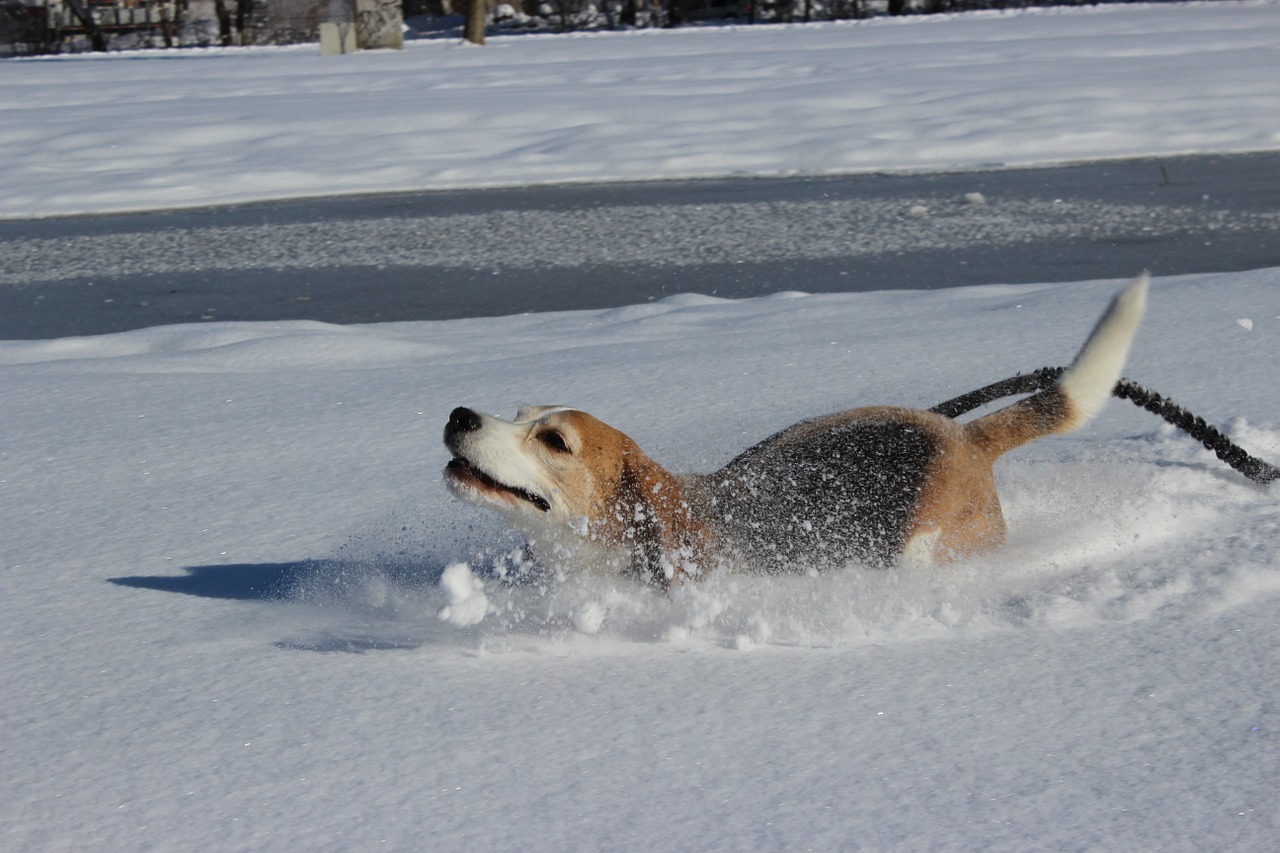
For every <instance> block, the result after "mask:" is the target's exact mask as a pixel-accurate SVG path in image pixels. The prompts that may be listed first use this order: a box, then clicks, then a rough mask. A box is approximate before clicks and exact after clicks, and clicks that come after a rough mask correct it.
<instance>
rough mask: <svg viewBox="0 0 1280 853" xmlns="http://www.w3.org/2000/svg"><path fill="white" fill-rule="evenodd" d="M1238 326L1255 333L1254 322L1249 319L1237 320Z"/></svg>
mask: <svg viewBox="0 0 1280 853" xmlns="http://www.w3.org/2000/svg"><path fill="white" fill-rule="evenodd" d="M1236 325H1237V326H1239V327H1240V328H1242V329H1244V330H1245V331H1246V332H1252V331H1253V321H1252V320H1250V319H1249V318H1248V317H1241V318H1240V319H1239V320H1236Z"/></svg>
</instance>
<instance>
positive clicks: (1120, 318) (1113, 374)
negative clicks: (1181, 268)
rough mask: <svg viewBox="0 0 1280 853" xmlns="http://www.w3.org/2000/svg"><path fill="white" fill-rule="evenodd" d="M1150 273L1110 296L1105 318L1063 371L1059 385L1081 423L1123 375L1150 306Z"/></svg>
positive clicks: (1095, 410) (1104, 400)
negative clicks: (1148, 292) (1148, 288)
mask: <svg viewBox="0 0 1280 853" xmlns="http://www.w3.org/2000/svg"><path fill="white" fill-rule="evenodd" d="M1149 282H1150V276H1148V275H1147V274H1146V273H1145V272H1144V273H1143V274H1142V275H1140V276H1138V277H1137V278H1136V279H1134V280H1133V282H1132V283H1130V284H1129V286H1128V287H1126V288H1125V289H1124V290H1122V291H1120V293H1118V294H1117V295H1116V297H1115V299H1113V300H1111V305H1110V306H1109V307H1108V308H1107V310H1106V313H1104V314H1103V315H1102V319H1100V320H1098V325H1097V326H1095V327H1094V329H1093V332H1092V334H1090V335H1089V339H1088V340H1086V341H1085V342H1084V346H1083V347H1081V348H1080V353H1079V354H1078V355H1077V356H1076V360H1075V361H1073V362H1072V363H1071V367H1070V368H1069V369H1068V370H1067V372H1066V373H1064V374H1063V375H1062V379H1061V380H1059V382H1058V388H1059V389H1060V390H1061V391H1062V393H1063V394H1065V395H1066V397H1067V398H1068V399H1069V400H1070V401H1071V402H1072V404H1073V405H1074V406H1075V409H1076V413H1077V414H1078V415H1079V416H1080V421H1079V422H1078V423H1077V424H1076V426H1079V425H1080V424H1083V423H1084V422H1085V421H1087V420H1089V419H1091V418H1092V417H1094V415H1096V414H1098V412H1099V411H1101V410H1102V406H1103V404H1105V403H1106V402H1107V399H1108V398H1109V397H1110V396H1111V389H1112V388H1114V387H1115V384H1116V382H1117V381H1119V379H1120V372H1121V371H1122V370H1124V362H1125V359H1126V358H1128V356H1129V345H1130V344H1131V343H1133V336H1134V334H1135V333H1136V332H1137V331H1138V324H1139V323H1141V322H1142V315H1143V313H1144V312H1145V311H1146V308H1147V287H1148V284H1149Z"/></svg>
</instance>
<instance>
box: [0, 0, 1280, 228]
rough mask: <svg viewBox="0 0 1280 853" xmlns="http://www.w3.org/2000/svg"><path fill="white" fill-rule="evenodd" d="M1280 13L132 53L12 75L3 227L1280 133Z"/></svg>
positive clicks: (0, 76) (52, 63) (1241, 140)
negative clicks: (192, 209)
mask: <svg viewBox="0 0 1280 853" xmlns="http://www.w3.org/2000/svg"><path fill="white" fill-rule="evenodd" d="M1277 44H1280V5H1277V4H1276V3H1275V2H1274V1H1273V0H1265V1H1264V2H1260V1H1259V0H1254V2H1244V3H1234V2H1207V3H1193V4H1186V5H1182V4H1159V5H1140V4H1134V5H1128V4H1125V5H1109V6H1103V7H1098V8H1091V9H1063V8H1049V9H1039V10H1022V11H1017V12H1007V13H1005V12H984V13H971V14H964V15H958V16H946V15H934V16H913V17H909V18H899V19H874V20H866V21H851V22H844V23H836V24H830V23H828V24H820V25H807V26H805V25H797V26H786V27H782V26H755V27H751V26H740V27H722V28H689V29H681V30H675V31H653V30H641V31H631V32H617V33H600V34H589V35H588V34H568V35H517V36H500V37H494V38H491V39H489V43H488V45H487V46H485V47H484V48H476V47H473V46H468V45H464V44H462V43H459V42H453V41H442V40H424V41H417V42H410V43H408V44H406V46H405V49H404V50H403V51H368V52H363V53H359V54H353V55H347V56H336V57H332V56H331V57H322V56H320V55H319V50H318V49H317V48H316V46H315V45H302V46H298V47H295V48H288V49H265V48H243V49H240V48H235V49H230V48H228V49H209V50H173V51H147V52H126V53H122V54H117V55H111V56H106V57H103V56H90V55H79V56H64V57H57V58H41V59H34V60H20V61H6V62H5V63H3V64H2V65H0V140H2V142H0V144H3V146H4V152H5V153H4V157H2V158H0V187H3V188H4V189H3V192H0V217H9V218H12V217H26V216H37V215H39V216H44V215H54V214H68V213H78V212H104V211H121V210H134V209H149V208H156V207H185V206H196V205H205V204H218V203H227V202H236V201H246V200H252V199H268V198H281V197H289V196H307V195H324V194H339V193H352V192H367V191H401V190H410V189H428V188H442V187H459V186H463V187H473V186H481V185H484V186H496V185H522V184H527V183H537V182H571V181H601V180H611V179H626V180H650V179H657V178H677V177H680V178H683V177H706V176H721V175H737V174H760V175H763V174H772V175H782V174H822V173H849V172H860V171H881V170H934V171H936V170H941V169H953V168H974V167H983V168H986V167H991V166H997V165H1026V164H1033V163H1037V164H1038V163H1051V162H1062V161H1075V160H1094V159H1101V158H1115V157H1132V156H1139V155H1148V154H1183V153H1194V152H1200V151H1257V150H1274V149H1275V148H1276V147H1277V145H1280V125H1277V122H1276V118H1275V116H1276V115H1277V114H1278V113H1280V73H1277V72H1280V55H1278V54H1277V48H1276V45H1277Z"/></svg>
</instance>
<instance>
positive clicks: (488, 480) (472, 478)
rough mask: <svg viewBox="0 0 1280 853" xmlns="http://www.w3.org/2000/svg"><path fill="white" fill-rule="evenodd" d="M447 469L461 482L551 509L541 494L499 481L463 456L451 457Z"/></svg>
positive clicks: (541, 508) (539, 507)
mask: <svg viewBox="0 0 1280 853" xmlns="http://www.w3.org/2000/svg"><path fill="white" fill-rule="evenodd" d="M445 471H447V472H449V474H450V476H452V477H453V478H454V479H456V480H458V481H459V482H463V483H467V484H469V485H471V486H474V487H476V488H478V489H480V490H481V491H487V492H497V493H499V494H507V495H514V496H515V497H517V498H519V499H520V500H522V501H525V502H527V503H531V504H533V505H534V506H536V507H537V508H538V509H540V510H542V511H543V512H548V511H549V510H550V509H551V504H550V503H549V502H548V501H547V499H546V498H544V497H542V496H541V495H535V494H534V493H533V492H529V491H526V490H524V489H518V488H516V487H515V486H508V485H507V484H506V483H499V482H498V481H497V480H495V479H493V477H490V476H489V475H488V474H486V473H485V472H483V471H481V470H480V469H479V468H477V467H475V466H474V465H472V464H471V463H470V462H468V461H467V460H465V459H463V458H462V457H461V456H455V457H454V458H453V459H450V460H449V464H448V465H446V466H445Z"/></svg>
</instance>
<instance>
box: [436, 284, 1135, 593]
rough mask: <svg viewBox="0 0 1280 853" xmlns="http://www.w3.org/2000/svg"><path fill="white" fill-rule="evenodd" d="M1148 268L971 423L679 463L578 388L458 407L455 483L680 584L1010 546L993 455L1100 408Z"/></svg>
mask: <svg viewBox="0 0 1280 853" xmlns="http://www.w3.org/2000/svg"><path fill="white" fill-rule="evenodd" d="M1147 289H1148V279H1147V276H1146V275H1145V274H1144V275H1143V276H1142V277H1140V278H1138V279H1137V280H1135V281H1134V282H1132V283H1131V284H1130V285H1129V286H1127V287H1126V288H1125V289H1124V290H1122V291H1121V292H1120V293H1119V294H1118V295H1117V296H1116V297H1115V298H1114V300H1113V301H1112V302H1111V304H1110V306H1109V307H1108V308H1107V310H1106V312H1105V313H1104V314H1103V316H1102V318H1101V319H1100V320H1099V321H1098V323H1097V325H1096V327H1095V328H1094V330H1093V332H1092V333H1091V334H1090V335H1089V337H1088V339H1087V340H1086V341H1085V344H1084V346H1083V347H1082V348H1081V350H1080V352H1079V354H1078V355H1077V356H1076V358H1075V360H1074V361H1073V362H1072V364H1071V366H1070V367H1069V368H1068V369H1067V370H1066V372H1065V373H1063V374H1062V376H1061V377H1060V378H1059V379H1058V381H1057V383H1056V384H1055V385H1053V386H1051V387H1049V388H1047V389H1045V390H1042V391H1040V392H1038V393H1035V394H1033V395H1032V396H1030V397H1026V398H1024V399H1022V400H1020V401H1018V402H1016V403H1013V404H1012V405H1009V406H1007V407H1005V408H1002V409H1000V410H998V411H995V412H992V413H990V414H987V415H985V416H983V417H979V418H977V419H976V420H973V421H970V422H968V423H964V424H961V423H959V422H957V421H955V420H952V419H951V418H948V417H945V416H943V415H940V414H934V413H932V412H929V411H925V410H922V409H913V408H904V407H896V406H875V407H869V408H858V409H853V410H851V411H846V412H843V413H840V414H834V415H827V416H824V417H818V418H814V419H811V420H805V421H801V422H800V423H798V424H795V425H794V426H791V427H789V428H787V429H784V430H783V431H781V432H779V433H777V434H775V435H773V436H771V437H770V438H767V439H765V440H764V441H762V442H760V443H759V444H756V445H754V446H753V447H751V448H749V449H747V450H746V451H745V452H743V453H742V454H740V455H739V456H737V457H736V458H735V459H733V460H732V461H731V462H729V463H728V464H727V465H725V466H724V467H723V468H721V469H720V470H718V471H715V472H713V473H709V474H684V475H676V474H672V473H670V472H668V471H667V470H666V469H664V468H663V467H662V466H660V465H658V464H657V463H656V462H654V461H653V460H652V459H650V458H649V456H648V455H647V454H646V453H645V452H644V451H643V450H641V449H640V447H639V446H637V444H636V442H635V441H633V440H632V439H631V438H630V437H628V436H627V435H625V434H624V433H622V432H620V431H618V430H617V429H614V428H613V427H611V426H609V425H608V424H605V423H603V422H601V421H599V420H597V419H596V418H594V417H592V416H591V415H589V414H587V413H586V412H583V411H580V410H578V409H573V408H569V407H565V406H536V407H525V408H521V409H520V410H519V411H518V412H517V413H516V416H515V419H514V420H511V421H507V420H503V419H500V418H496V417H493V416H491V415H484V414H480V413H478V412H475V411H473V410H471V409H468V408H456V409H454V410H453V411H452V413H451V414H450V415H449V422H448V424H447V425H446V426H445V429H444V443H445V446H446V447H447V448H448V450H449V452H450V453H451V454H452V458H451V459H450V461H449V463H448V465H447V466H446V467H445V470H444V476H445V479H446V482H447V483H448V485H449V488H450V489H451V491H452V492H453V494H454V495H456V496H457V497H459V498H460V499H462V500H463V501H466V502H469V503H472V504H475V505H477V506H483V507H489V508H492V509H496V510H497V511H498V512H500V513H501V514H502V515H503V516H504V517H505V518H506V519H507V521H508V522H510V523H511V525H512V526H514V527H515V528H517V529H519V530H520V531H522V532H523V533H524V534H525V535H526V536H527V537H528V541H529V547H530V549H531V550H532V553H533V556H534V558H535V559H536V560H538V561H539V562H540V563H541V564H543V565H544V566H558V567H561V568H562V569H565V570H569V569H572V568H585V569H589V570H594V571H603V572H614V573H620V574H628V575H633V576H636V577H638V578H640V579H643V580H646V581H648V582H652V583H654V584H657V585H659V586H663V587H671V586H674V585H677V584H680V583H682V582H684V581H685V580H687V579H693V578H699V577H702V576H704V575H706V574H707V573H709V572H711V571H714V570H717V569H719V568H723V567H734V568H746V569H751V570H756V571H762V572H782V571H792V572H794V571H808V570H811V569H813V568H818V567H824V566H838V565H846V564H848V563H850V562H856V563H860V564H864V565H869V566H876V567H889V566H893V565H897V564H902V563H912V564H915V563H926V564H932V563H945V562H948V561H952V560H956V559H959V558H963V557H966V556H970V555H974V554H980V553H983V552H986V551H990V550H992V549H995V548H998V547H999V546H1000V545H1001V544H1002V543H1003V541H1004V537H1005V522H1004V516H1003V514H1002V512H1001V508H1000V499H999V497H998V496H997V494H996V487H995V480H994V476H993V472H992V465H993V463H994V462H995V461H996V459H998V458H999V457H1000V456H1002V455H1003V454H1005V453H1007V452H1009V451H1010V450H1013V449H1014V448H1017V447H1020V446H1022V445H1024V444H1026V443H1028V442H1030V441H1034V440H1035V439H1038V438H1041V437H1043V436H1047V435H1052V434H1061V433H1066V432H1070V431H1071V430H1074V429H1076V428H1077V427H1079V426H1081V425H1082V424H1084V423H1085V422H1086V421H1088V420H1089V419H1090V418H1092V417H1093V416H1094V415H1096V414H1097V413H1098V411H1099V410H1100V409H1101V408H1102V406H1103V404H1104V403H1105V402H1106V400H1107V398H1108V396H1110V394H1111V390H1112V388H1113V386H1115V384H1116V381H1117V380H1118V379H1119V378H1120V372H1121V370H1122V368H1123V366H1124V363H1125V359H1126V358H1127V356H1128V352H1129V347H1130V344H1131V342H1132V340H1133V337H1134V334H1135V333H1136V331H1137V328H1138V325H1139V323H1140V322H1141V319H1142V315H1143V313H1144V311H1145V309H1146V299H1147Z"/></svg>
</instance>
